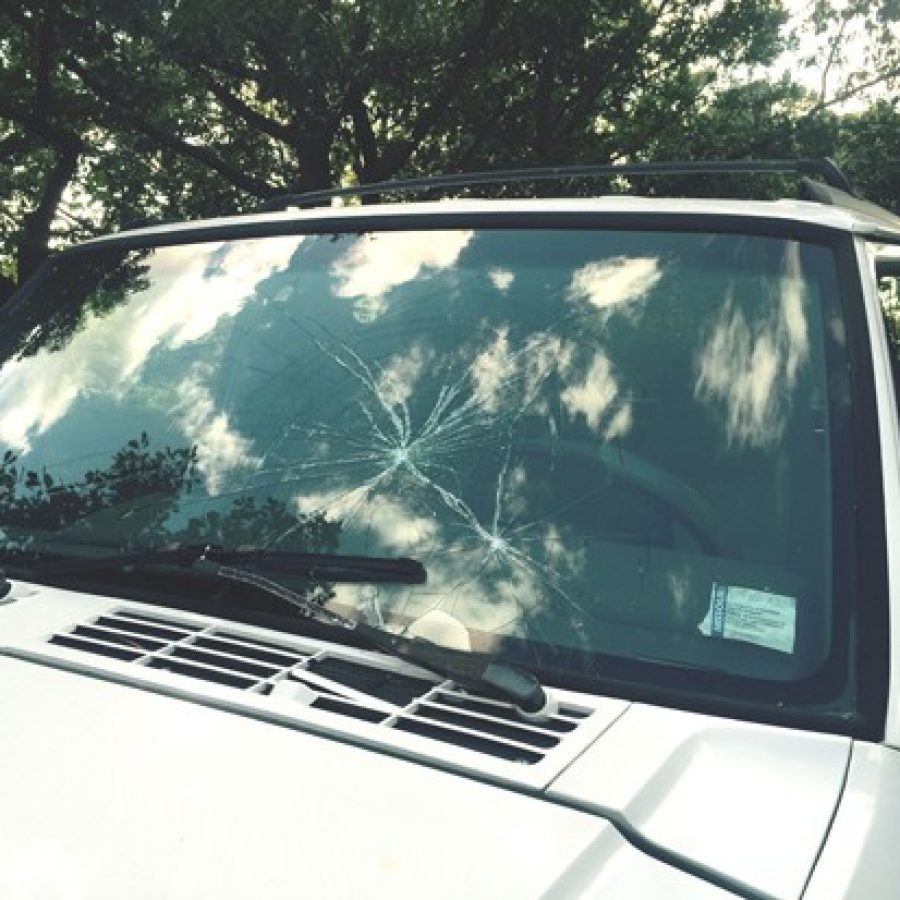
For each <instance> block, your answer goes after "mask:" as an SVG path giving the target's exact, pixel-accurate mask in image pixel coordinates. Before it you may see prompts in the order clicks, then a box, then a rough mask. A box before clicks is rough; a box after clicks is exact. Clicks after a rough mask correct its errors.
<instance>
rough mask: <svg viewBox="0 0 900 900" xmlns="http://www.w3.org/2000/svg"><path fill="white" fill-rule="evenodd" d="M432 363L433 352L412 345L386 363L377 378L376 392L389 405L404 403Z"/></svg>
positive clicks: (419, 345) (417, 345) (420, 346)
mask: <svg viewBox="0 0 900 900" xmlns="http://www.w3.org/2000/svg"><path fill="white" fill-rule="evenodd" d="M433 361H434V351H432V350H427V349H425V348H424V347H423V346H422V344H413V345H412V347H409V348H408V349H407V350H405V351H404V352H403V353H402V354H400V353H398V354H396V355H395V356H392V357H391V358H390V359H389V360H388V361H387V363H386V364H385V366H384V367H383V369H382V371H381V375H380V377H379V378H378V392H379V393H380V394H381V396H382V397H383V398H384V399H385V401H386V402H388V403H390V404H394V405H396V404H400V403H405V402H406V401H407V400H408V399H409V398H410V397H411V396H412V394H413V392H414V391H415V389H416V385H417V384H418V382H419V379H420V378H421V377H422V374H423V373H424V372H425V370H426V368H427V367H428V366H429V365H431V363H432V362H433Z"/></svg>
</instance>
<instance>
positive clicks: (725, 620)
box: [698, 581, 797, 653]
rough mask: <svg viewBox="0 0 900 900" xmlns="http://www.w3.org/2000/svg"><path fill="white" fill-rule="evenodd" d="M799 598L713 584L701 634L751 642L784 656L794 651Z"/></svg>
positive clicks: (701, 624) (701, 626)
mask: <svg viewBox="0 0 900 900" xmlns="http://www.w3.org/2000/svg"><path fill="white" fill-rule="evenodd" d="M796 626H797V598H796V597H788V596H786V595H785V594H772V593H769V592H768V591H757V590H754V589H753V588H745V587H736V586H735V585H730V584H719V583H718V582H715V581H714V582H713V586H712V590H711V591H710V596H709V609H708V610H707V613H706V616H705V618H704V619H703V621H702V622H701V623H700V624H699V626H698V628H699V629H700V633H701V634H705V635H707V636H708V637H717V638H725V639H726V640H728V639H730V640H734V641H747V642H748V643H751V644H759V645H760V646H761V647H769V648H770V649H771V650H778V651H780V652H781V653H791V652H793V650H794V635H795V633H796Z"/></svg>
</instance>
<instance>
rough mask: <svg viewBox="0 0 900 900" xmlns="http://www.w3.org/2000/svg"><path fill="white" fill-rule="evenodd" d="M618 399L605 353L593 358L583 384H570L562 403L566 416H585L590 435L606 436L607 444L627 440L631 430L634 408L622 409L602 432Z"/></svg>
mask: <svg viewBox="0 0 900 900" xmlns="http://www.w3.org/2000/svg"><path fill="white" fill-rule="evenodd" d="M618 395H619V386H618V384H617V382H616V379H615V377H614V375H613V369H612V364H611V363H610V361H609V358H608V357H607V356H606V355H605V354H603V353H597V354H595V356H594V359H593V361H592V362H591V366H590V368H589V369H588V371H587V374H586V375H585V377H584V380H583V381H581V382H579V383H575V384H570V385H569V386H568V387H567V388H566V389H565V390H564V391H563V392H562V393H561V394H560V399H561V400H562V402H563V405H564V406H565V408H566V412H567V413H568V414H569V415H570V416H571V417H572V418H573V419H574V418H576V417H577V416H579V415H583V416H584V417H585V419H586V420H587V424H588V427H589V428H590V429H591V431H595V432H597V433H598V434H599V433H601V430H602V434H603V438H604V439H605V440H612V439H613V438H617V437H624V436H625V435H626V434H627V433H628V432H629V431H630V430H631V423H632V417H631V407H630V406H629V405H623V406H619V407H618V409H616V412H615V413H614V415H613V416H612V418H611V419H610V420H609V421H608V422H607V423H606V426H605V427H604V428H602V429H601V424H602V423H603V421H604V419H605V417H606V413H607V412H608V411H609V410H610V409H611V408H612V407H613V404H614V403H615V400H616V398H617V397H618Z"/></svg>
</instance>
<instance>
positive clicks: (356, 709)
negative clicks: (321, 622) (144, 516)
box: [49, 610, 593, 765]
mask: <svg viewBox="0 0 900 900" xmlns="http://www.w3.org/2000/svg"><path fill="white" fill-rule="evenodd" d="M49 643H50V644H53V645H56V646H59V647H65V648H67V649H69V650H78V651H82V652H84V653H89V654H93V655H95V656H101V657H108V658H110V659H111V660H118V661H120V662H124V663H130V664H133V665H134V666H135V667H136V668H137V667H145V668H146V669H150V670H159V671H165V672H169V673H173V674H175V675H179V676H185V677H187V678H191V679H197V680H199V681H205V682H208V683H212V684H216V685H221V686H224V687H226V688H233V689H235V690H237V691H241V692H243V693H244V694H249V695H256V696H257V697H258V698H259V699H260V700H262V699H263V698H269V700H270V702H274V701H284V700H295V701H296V702H298V703H299V705H301V706H309V707H312V708H314V709H317V710H320V711H322V712H327V713H332V714H334V715H337V716H342V717H346V718H349V719H354V720H356V721H358V722H361V723H369V724H371V725H376V726H380V727H382V728H385V729H394V730H395V731H397V732H404V733H406V734H410V735H417V736H419V737H422V738H427V739H429V740H430V741H439V742H441V743H442V744H450V745H453V746H455V747H458V748H461V749H464V750H469V751H474V752H476V753H479V754H486V755H488V756H492V757H494V758H496V759H499V760H505V761H508V762H514V763H519V764H527V765H534V764H536V763H539V762H541V761H542V760H544V759H545V758H546V757H547V755H548V754H549V753H551V752H552V751H554V750H555V749H557V748H558V747H559V746H560V744H561V742H562V741H563V740H565V739H566V738H567V737H568V736H569V735H571V734H572V733H573V732H575V731H576V730H577V729H578V728H579V726H580V725H581V724H582V723H583V722H584V720H585V719H587V718H588V717H589V716H590V715H591V713H592V712H593V710H592V709H590V708H588V707H585V706H582V705H575V704H565V703H563V704H561V705H560V710H559V713H558V714H557V715H555V716H553V717H552V718H550V719H548V720H547V721H543V722H537V723H535V722H532V721H525V720H524V719H522V718H521V717H520V716H519V715H518V714H517V712H516V710H515V709H514V708H513V707H512V706H511V705H509V704H507V703H502V702H498V701H495V700H493V699H490V698H487V697H482V696H478V695H475V694H472V693H469V692H466V691H464V690H462V689H460V688H458V687H456V686H455V685H454V684H453V683H452V682H448V681H441V680H440V679H439V678H438V677H435V678H434V679H431V678H430V677H428V676H427V674H426V676H425V677H422V676H421V675H420V674H419V670H417V669H412V668H411V667H409V666H407V665H405V664H404V663H401V662H398V661H395V660H393V659H390V658H384V659H381V658H379V657H378V656H377V655H376V654H371V653H361V652H359V651H353V650H343V651H339V650H337V649H335V650H331V649H324V650H323V649H321V646H322V645H321V644H317V645H316V646H312V645H310V646H304V641H303V639H302V638H297V639H294V638H293V637H292V638H291V639H290V643H288V642H285V643H273V642H270V641H266V640H259V639H258V638H257V637H255V636H253V635H249V634H246V633H241V631H240V630H239V628H238V627H234V626H229V627H227V628H225V627H220V626H219V625H218V624H213V625H209V624H205V623H192V622H189V621H187V620H186V619H183V620H182V619H175V618H172V619H169V618H164V617H162V616H150V615H145V614H143V613H138V612H133V611H131V610H117V611H114V612H111V613H109V614H106V615H101V616H97V617H95V618H93V619H90V620H88V621H87V622H84V623H81V624H78V625H76V626H75V627H73V628H71V629H70V630H68V631H64V632H57V633H55V634H53V635H52V636H51V637H50V638H49ZM351 657H352V658H351ZM413 673H415V674H413ZM135 674H137V673H135Z"/></svg>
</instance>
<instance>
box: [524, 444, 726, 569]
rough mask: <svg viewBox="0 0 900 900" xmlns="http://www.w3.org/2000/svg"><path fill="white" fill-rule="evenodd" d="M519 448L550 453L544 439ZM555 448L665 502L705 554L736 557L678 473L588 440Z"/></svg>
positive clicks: (707, 508) (712, 517)
mask: <svg viewBox="0 0 900 900" xmlns="http://www.w3.org/2000/svg"><path fill="white" fill-rule="evenodd" d="M515 446H516V449H518V450H520V451H522V452H524V453H526V454H540V455H542V456H546V455H547V454H548V451H549V447H548V445H547V442H546V441H544V440H534V439H527V438H526V439H524V440H522V439H519V440H517V441H516V443H515ZM553 450H554V452H555V453H557V454H559V455H560V456H561V457H563V458H568V459H573V460H574V459H578V460H588V461H590V462H594V463H599V464H600V465H601V466H603V468H604V469H606V470H607V471H608V472H609V473H610V474H611V475H613V476H614V477H615V478H618V479H619V480H620V481H622V482H624V483H625V484H628V485H631V486H633V487H635V488H637V489H638V490H640V491H642V492H643V493H645V494H647V495H648V496H650V497H652V498H653V499H654V500H657V501H659V502H660V503H662V504H663V505H664V506H665V507H666V508H667V509H668V510H669V511H670V512H672V513H673V514H674V517H675V518H676V519H677V520H678V521H680V522H682V523H683V524H684V525H686V526H687V527H688V529H689V530H690V531H691V533H692V534H693V535H694V537H695V538H696V539H697V542H698V543H699V544H700V546H701V548H702V549H703V551H704V552H705V553H708V554H710V555H714V556H729V557H732V558H736V557H737V556H738V554H737V552H736V550H735V549H734V548H733V547H732V546H731V544H730V542H729V540H728V538H727V534H728V531H727V530H726V529H725V528H724V527H723V526H722V524H721V522H720V521H719V519H718V517H717V516H716V514H715V512H714V511H713V509H712V507H711V506H710V505H709V503H708V502H707V501H706V499H705V498H704V497H703V496H702V495H701V494H700V493H699V492H698V491H696V490H695V489H694V488H692V487H691V486H690V485H689V484H687V483H686V482H684V481H682V480H681V479H680V478H678V476H676V475H673V474H672V473H671V472H667V471H666V470H665V469H662V468H660V467H659V466H657V465H655V464H654V463H651V462H648V461H647V460H646V459H642V458H641V457H639V456H636V455H635V454H634V453H630V452H629V451H627V450H622V449H620V448H619V447H613V446H610V445H609V444H604V443H600V442H599V441H598V442H597V443H596V444H594V443H588V442H585V441H572V440H555V441H554V443H553Z"/></svg>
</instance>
